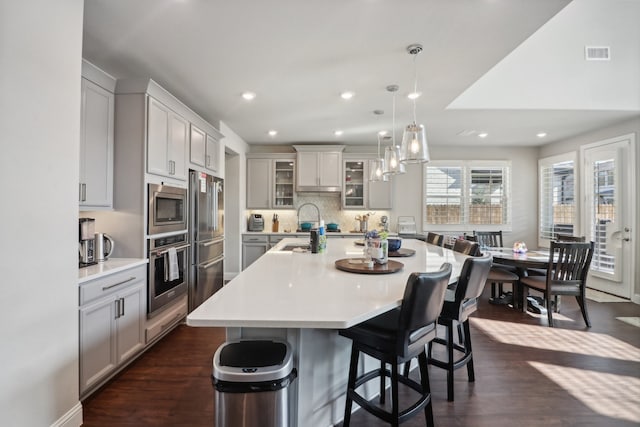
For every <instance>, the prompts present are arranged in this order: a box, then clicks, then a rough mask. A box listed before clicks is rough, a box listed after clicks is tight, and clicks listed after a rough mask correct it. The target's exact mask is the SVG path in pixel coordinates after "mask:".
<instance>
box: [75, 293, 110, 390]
mask: <svg viewBox="0 0 640 427" xmlns="http://www.w3.org/2000/svg"><path fill="white" fill-rule="evenodd" d="M115 339H116V298H115V297H114V296H111V297H107V298H104V299H101V300H98V301H96V302H95V303H93V304H88V305H86V306H84V307H82V308H81V309H80V393H83V392H84V391H85V390H87V389H89V388H90V387H92V386H93V385H94V384H96V383H98V382H100V380H101V379H102V378H104V377H105V376H106V375H108V374H109V373H110V372H111V371H113V370H114V369H115V367H116V365H117V362H118V361H117V357H116V342H115Z"/></svg>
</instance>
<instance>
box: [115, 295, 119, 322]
mask: <svg viewBox="0 0 640 427" xmlns="http://www.w3.org/2000/svg"><path fill="white" fill-rule="evenodd" d="M114 303H115V304H116V317H115V318H116V319H117V318H118V317H120V298H118V299H117V300H115V301H114Z"/></svg>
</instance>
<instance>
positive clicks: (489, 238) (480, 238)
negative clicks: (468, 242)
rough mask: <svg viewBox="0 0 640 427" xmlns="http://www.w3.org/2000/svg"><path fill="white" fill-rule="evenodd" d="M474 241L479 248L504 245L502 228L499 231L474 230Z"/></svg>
mask: <svg viewBox="0 0 640 427" xmlns="http://www.w3.org/2000/svg"><path fill="white" fill-rule="evenodd" d="M473 235H474V236H476V241H477V242H478V244H479V245H480V247H481V248H484V247H487V248H501V247H503V246H504V244H503V242H502V230H500V231H474V232H473Z"/></svg>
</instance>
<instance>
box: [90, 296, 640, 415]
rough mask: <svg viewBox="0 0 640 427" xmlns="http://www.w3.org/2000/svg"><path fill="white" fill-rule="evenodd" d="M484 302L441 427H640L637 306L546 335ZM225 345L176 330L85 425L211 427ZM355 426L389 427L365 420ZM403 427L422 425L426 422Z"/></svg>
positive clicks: (520, 316) (537, 321) (561, 318)
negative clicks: (469, 365)
mask: <svg viewBox="0 0 640 427" xmlns="http://www.w3.org/2000/svg"><path fill="white" fill-rule="evenodd" d="M487 297H488V292H487V291H486V290H485V295H484V298H483V301H482V303H481V306H480V310H479V311H478V312H477V313H476V314H475V315H474V318H473V319H472V321H471V334H472V341H473V350H474V362H475V373H476V381H475V383H469V382H468V381H467V377H466V369H464V368H462V369H460V370H457V371H456V375H455V402H447V399H446V375H445V372H444V371H443V370H441V369H438V368H436V367H434V366H431V367H430V368H429V375H430V379H431V389H432V392H433V409H434V416H435V424H436V426H438V427H449V426H451V427H454V426H455V427H464V426H473V427H484V426H487V427H489V426H491V427H501V426H505V427H506V426H516V425H517V426H532V427H534V426H535V427H539V426H594V427H595V426H598V427H603V426H625V427H626V426H629V427H631V426H636V427H637V426H639V425H640V328H638V327H637V326H632V325H630V324H627V323H624V322H622V321H620V320H617V319H616V317H638V316H640V306H638V305H635V304H632V303H598V302H594V301H589V303H588V309H589V314H590V315H591V321H592V324H593V327H592V328H590V329H587V328H585V326H584V323H583V321H582V317H581V315H580V310H579V308H578V306H577V304H576V302H575V299H574V298H567V297H565V298H563V301H562V308H561V312H560V313H559V314H558V315H556V314H555V313H554V318H556V319H557V320H556V327H555V328H549V327H547V326H546V316H540V315H537V314H533V313H527V314H524V313H521V312H518V311H515V310H513V309H511V308H510V307H506V306H493V305H490V304H488V303H487ZM223 341H224V331H223V330H222V329H217V328H191V327H188V326H186V325H181V326H179V327H178V328H177V329H175V330H174V331H172V332H171V333H170V334H169V335H168V336H167V337H165V338H164V339H163V340H162V341H161V342H159V343H158V344H157V345H155V346H154V347H153V348H151V349H150V350H149V351H147V352H146V353H145V354H144V355H143V356H142V357H140V358H139V359H138V360H137V361H135V362H134V363H132V364H131V365H130V366H129V367H128V368H127V369H126V370H124V371H123V372H121V373H120V374H119V375H118V376H117V377H116V378H114V379H113V380H112V381H111V382H109V383H108V384H106V385H105V386H104V387H102V388H101V389H100V390H98V391H97V392H96V393H94V394H93V395H92V396H91V397H89V398H88V399H87V400H86V401H84V402H83V407H84V424H83V425H84V426H87V427H93V426H112V427H117V426H122V427H129V426H131V427H132V426H191V427H198V426H207V427H210V426H212V425H213V411H214V408H213V389H212V386H211V380H210V375H211V365H212V357H213V353H214V352H215V350H216V348H217V347H218V346H219V345H220V344H221V343H222V342H223ZM404 397H407V395H404V394H403V395H402V396H401V399H402V398H404ZM387 400H390V399H387ZM351 425H352V426H353V427H364V426H366V427H375V426H384V425H386V424H384V423H382V422H380V421H379V420H377V419H376V418H374V417H372V416H370V415H368V414H366V413H364V411H358V412H357V413H355V414H354V415H353V417H352V423H351ZM402 425H403V426H407V427H415V426H424V425H425V420H424V415H422V414H420V415H419V416H417V417H415V418H413V419H411V420H409V421H408V422H406V423H405V424H402ZM301 427H325V426H301Z"/></svg>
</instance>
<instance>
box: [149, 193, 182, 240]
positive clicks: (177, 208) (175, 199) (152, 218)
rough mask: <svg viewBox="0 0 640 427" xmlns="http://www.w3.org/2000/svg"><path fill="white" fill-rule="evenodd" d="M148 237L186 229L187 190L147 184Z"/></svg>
mask: <svg viewBox="0 0 640 427" xmlns="http://www.w3.org/2000/svg"><path fill="white" fill-rule="evenodd" d="M148 190H149V211H148V222H147V233H148V234H149V235H154V234H162V233H169V232H173V231H182V230H186V229H187V189H186V188H180V187H172V186H168V185H158V184H149V188H148Z"/></svg>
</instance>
